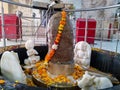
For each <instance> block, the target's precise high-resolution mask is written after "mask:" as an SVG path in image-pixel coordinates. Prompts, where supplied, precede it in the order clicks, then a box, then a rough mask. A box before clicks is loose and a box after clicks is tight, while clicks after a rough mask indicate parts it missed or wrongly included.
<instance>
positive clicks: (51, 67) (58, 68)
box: [48, 62, 74, 75]
mask: <svg viewBox="0 0 120 90" xmlns="http://www.w3.org/2000/svg"><path fill="white" fill-rule="evenodd" d="M48 72H49V73H51V74H53V75H60V74H62V75H72V73H73V72H74V63H69V64H68V63H63V64H61V63H53V62H49V64H48Z"/></svg>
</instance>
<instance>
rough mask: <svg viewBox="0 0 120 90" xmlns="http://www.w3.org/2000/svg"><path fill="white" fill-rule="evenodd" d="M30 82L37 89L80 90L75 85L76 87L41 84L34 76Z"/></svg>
mask: <svg viewBox="0 0 120 90" xmlns="http://www.w3.org/2000/svg"><path fill="white" fill-rule="evenodd" d="M32 80H33V82H34V84H36V85H37V86H38V87H43V88H50V89H51V90H81V89H80V88H79V87H78V86H77V85H76V86H72V85H67V86H65V85H58V84H56V85H55V84H54V85H50V86H48V85H46V84H45V83H43V82H42V81H41V80H38V79H36V78H35V77H34V76H33V77H32Z"/></svg>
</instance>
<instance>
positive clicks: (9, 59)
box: [0, 51, 26, 84]
mask: <svg viewBox="0 0 120 90" xmlns="http://www.w3.org/2000/svg"><path fill="white" fill-rule="evenodd" d="M0 66H1V73H2V75H3V76H5V77H6V78H7V79H8V80H10V81H16V80H17V81H19V82H20V83H24V84H26V75H25V73H24V71H23V70H22V68H21V65H20V61H19V58H18V54H17V53H15V52H10V51H5V52H4V53H3V55H2V57H1V62H0Z"/></svg>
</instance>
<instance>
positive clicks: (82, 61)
mask: <svg viewBox="0 0 120 90" xmlns="http://www.w3.org/2000/svg"><path fill="white" fill-rule="evenodd" d="M90 58H91V46H90V45H89V44H88V43H87V42H85V41H80V42H78V43H76V44H75V48H74V62H75V63H77V64H79V65H82V66H83V67H85V68H89V66H90Z"/></svg>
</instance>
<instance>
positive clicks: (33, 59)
mask: <svg viewBox="0 0 120 90" xmlns="http://www.w3.org/2000/svg"><path fill="white" fill-rule="evenodd" d="M25 48H26V49H27V55H28V58H27V59H25V61H24V63H25V64H26V66H24V68H32V67H33V66H34V64H35V63H37V62H38V61H39V60H40V56H38V52H37V51H36V50H35V49H34V42H33V40H28V41H27V42H26V43H25Z"/></svg>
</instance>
